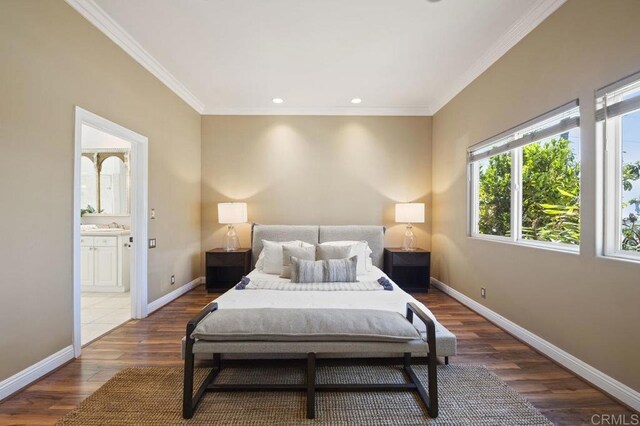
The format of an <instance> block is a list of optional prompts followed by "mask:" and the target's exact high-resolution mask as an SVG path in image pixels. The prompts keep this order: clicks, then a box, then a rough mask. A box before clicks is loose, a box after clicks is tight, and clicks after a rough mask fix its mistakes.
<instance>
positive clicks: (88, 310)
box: [73, 107, 148, 357]
mask: <svg viewBox="0 0 640 426" xmlns="http://www.w3.org/2000/svg"><path fill="white" fill-rule="evenodd" d="M74 155H75V158H74V169H75V173H74V216H73V223H74V227H73V234H74V239H73V241H74V244H73V259H74V262H73V263H74V265H73V322H74V326H73V330H74V331H73V346H74V354H75V356H76V357H78V356H79V355H80V353H81V350H82V346H84V345H86V344H88V343H90V342H91V341H93V340H95V339H96V338H98V337H100V336H102V335H103V334H105V333H107V332H109V331H110V330H112V329H113V328H115V327H117V326H119V325H120V324H122V323H124V322H126V321H128V320H129V319H131V318H144V317H146V315H147V247H146V244H145V242H146V241H147V184H148V176H147V170H148V140H147V138H146V137H145V136H142V135H140V134H138V133H135V132H133V131H131V130H129V129H127V128H124V127H122V126H120V125H118V124H116V123H114V122H112V121H109V120H107V119H105V118H103V117H100V116H98V115H96V114H93V113H91V112H89V111H87V110H85V109H82V108H80V107H76V117H75V154H74Z"/></svg>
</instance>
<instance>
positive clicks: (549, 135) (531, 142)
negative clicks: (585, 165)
mask: <svg viewBox="0 0 640 426" xmlns="http://www.w3.org/2000/svg"><path fill="white" fill-rule="evenodd" d="M579 126H580V118H579V108H578V102H577V101H574V102H571V103H569V104H567V105H564V106H562V107H560V108H557V109H555V110H553V111H550V112H549V113H547V114H544V115H542V116H540V117H538V118H536V119H533V120H531V121H529V122H527V123H524V124H522V125H520V126H518V127H516V128H514V129H511V130H508V131H507V132H504V133H502V134H500V135H498V136H495V137H493V138H491V139H489V140H487V141H485V142H482V143H480V144H478V145H475V146H473V147H471V148H470V149H469V153H468V155H469V159H468V163H469V177H470V179H469V181H470V185H469V196H470V202H469V205H470V211H469V213H470V214H469V218H470V221H469V228H470V232H469V234H470V235H471V236H475V237H482V238H489V239H496V240H502V241H511V242H517V243H522V244H530V245H536V246H543V247H551V248H558V249H565V250H567V249H568V250H577V248H578V246H579V244H580V127H579Z"/></svg>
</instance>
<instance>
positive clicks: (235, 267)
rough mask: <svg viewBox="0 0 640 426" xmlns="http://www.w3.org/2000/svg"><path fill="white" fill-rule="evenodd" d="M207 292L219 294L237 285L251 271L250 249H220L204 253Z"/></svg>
mask: <svg viewBox="0 0 640 426" xmlns="http://www.w3.org/2000/svg"><path fill="white" fill-rule="evenodd" d="M206 265H207V291H208V292H209V293H221V292H223V291H227V290H229V289H230V288H231V287H233V286H234V285H236V284H238V282H239V281H240V279H241V278H242V276H243V275H247V274H248V273H249V272H250V271H251V249H249V248H241V249H237V250H234V251H226V250H225V249H222V248H217V249H213V250H209V251H208V252H207V253H206Z"/></svg>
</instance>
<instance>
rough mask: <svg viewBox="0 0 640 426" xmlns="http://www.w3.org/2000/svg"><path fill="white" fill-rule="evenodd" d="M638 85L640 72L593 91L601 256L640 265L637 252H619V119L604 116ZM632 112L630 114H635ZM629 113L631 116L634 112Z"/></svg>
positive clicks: (620, 197) (619, 116) (620, 117)
mask: <svg viewBox="0 0 640 426" xmlns="http://www.w3.org/2000/svg"><path fill="white" fill-rule="evenodd" d="M638 86H640V72H639V73H636V74H632V75H630V76H628V77H625V78H623V79H621V80H619V81H617V82H614V83H612V84H610V85H607V86H604V87H603V88H600V89H598V90H597V91H596V94H595V102H596V138H597V139H598V143H599V146H600V149H601V152H602V178H601V187H602V189H603V190H602V198H601V203H602V230H603V244H602V248H601V250H600V252H601V255H602V256H603V257H606V258H612V259H621V260H627V261H633V262H640V252H635V251H630V250H623V249H622V195H623V194H622V192H623V191H622V151H623V144H624V141H623V139H622V118H623V117H624V115H625V114H619V115H615V116H614V117H611V118H609V117H607V115H606V112H607V108H609V107H610V106H611V105H615V104H617V103H619V102H621V101H622V100H623V97H624V94H625V93H626V92H629V91H632V90H637V89H638ZM637 111H638V110H636V111H633V112H637ZM633 112H631V113H633Z"/></svg>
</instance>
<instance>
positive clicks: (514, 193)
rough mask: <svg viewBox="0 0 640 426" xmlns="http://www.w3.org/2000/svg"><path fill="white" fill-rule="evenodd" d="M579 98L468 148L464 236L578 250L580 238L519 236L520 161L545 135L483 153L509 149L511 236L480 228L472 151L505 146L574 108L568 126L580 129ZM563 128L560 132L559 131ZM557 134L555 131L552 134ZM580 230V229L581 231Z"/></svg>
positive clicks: (475, 167)
mask: <svg viewBox="0 0 640 426" xmlns="http://www.w3.org/2000/svg"><path fill="white" fill-rule="evenodd" d="M579 105H580V104H579V101H578V99H575V100H573V101H571V102H568V103H567V104H564V105H562V106H560V107H558V108H555V109H553V110H551V111H549V112H547V113H544V114H542V115H540V116H538V117H536V118H533V119H531V120H528V121H526V122H524V123H522V124H520V125H518V126H516V127H513V128H511V129H509V130H507V131H505V132H502V133H500V134H498V135H496V136H494V137H491V138H489V139H487V140H485V141H483V142H480V143H478V144H476V145H473V146H471V147H469V148H468V149H467V237H469V238H473V239H478V240H485V241H494V242H500V243H506V244H515V245H519V246H524V247H532V248H539V249H545V250H552V251H559V252H565V253H571V254H579V253H580V247H581V243H582V238H581V240H580V243H579V244H575V245H574V244H567V243H558V242H552V241H537V240H530V239H525V238H523V237H522V205H523V204H522V165H523V148H524V147H525V146H527V145H530V144H532V143H537V142H539V141H540V140H543V139H545V138H544V137H541V138H539V139H538V140H533V141H531V142H528V143H525V144H523V145H520V146H515V147H512V148H509V149H506V150H504V151H501V152H497V153H496V154H494V155H491V156H488V157H485V158H491V157H494V156H495V155H500V154H505V153H508V154H510V155H511V223H510V236H502V235H490V234H483V233H480V232H479V212H480V210H479V204H480V199H479V197H478V193H479V189H480V179H479V169H480V168H479V167H478V165H479V161H480V160H473V159H472V156H473V153H474V152H478V151H480V152H486V151H487V147H489V146H492V145H495V144H500V145H504V146H506V147H508V146H509V144H510V142H512V141H514V140H517V139H518V138H519V137H521V136H523V135H524V133H523V130H525V129H528V128H531V127H535V126H536V125H542V124H544V122H545V121H549V120H550V119H552V118H554V117H557V116H561V115H562V114H568V113H571V112H574V111H577V121H576V123H577V124H576V125H575V126H574V127H572V128H571V129H574V128H578V129H580V111H579ZM560 133H563V132H559V133H557V134H560ZM554 135H556V134H554ZM580 197H582V173H581V174H580ZM580 228H581V230H582V217H581V218H580ZM581 233H582V232H581Z"/></svg>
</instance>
